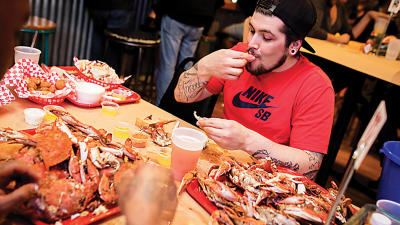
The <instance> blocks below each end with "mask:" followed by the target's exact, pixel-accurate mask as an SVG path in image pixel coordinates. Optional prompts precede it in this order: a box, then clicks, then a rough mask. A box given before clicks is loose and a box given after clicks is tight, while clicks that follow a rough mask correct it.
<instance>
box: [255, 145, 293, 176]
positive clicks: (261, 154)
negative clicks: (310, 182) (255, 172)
mask: <svg viewBox="0 0 400 225" xmlns="http://www.w3.org/2000/svg"><path fill="white" fill-rule="evenodd" d="M252 156H253V157H254V158H256V159H262V158H266V157H270V158H271V160H272V162H274V163H275V164H276V165H277V166H282V167H286V168H289V169H292V170H295V171H298V170H299V169H300V165H299V164H298V163H293V162H292V161H287V162H285V161H282V160H280V159H277V158H274V157H271V153H270V152H269V151H268V150H266V149H261V150H257V151H256V152H254V153H253V154H252Z"/></svg>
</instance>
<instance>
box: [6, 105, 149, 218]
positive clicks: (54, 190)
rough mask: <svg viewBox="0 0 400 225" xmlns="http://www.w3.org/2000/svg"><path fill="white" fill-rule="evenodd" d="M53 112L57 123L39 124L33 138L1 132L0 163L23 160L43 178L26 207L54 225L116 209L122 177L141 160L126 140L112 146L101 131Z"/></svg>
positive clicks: (26, 134)
mask: <svg viewBox="0 0 400 225" xmlns="http://www.w3.org/2000/svg"><path fill="white" fill-rule="evenodd" d="M51 112H52V113H53V114H54V115H56V116H57V117H58V119H57V120H56V121H54V122H52V123H48V124H43V125H41V126H39V127H38V128H36V130H35V131H36V133H35V134H33V135H30V134H28V133H25V132H22V131H21V132H18V131H15V130H12V129H9V128H7V129H0V161H2V162H4V161H9V160H19V161H23V162H25V163H26V164H28V165H30V166H31V167H32V169H34V170H37V171H38V173H39V174H41V179H40V181H39V190H38V194H37V195H36V196H35V197H34V198H33V199H32V200H30V201H29V203H28V204H27V207H28V209H33V211H34V215H35V216H38V217H39V219H41V220H45V221H47V222H55V221H58V220H63V219H67V218H70V217H71V216H73V215H77V214H79V213H80V212H84V211H93V210H95V209H97V208H98V207H100V206H113V205H115V204H116V203H117V200H118V196H117V193H118V187H119V185H120V184H121V181H122V177H123V176H122V175H123V173H124V172H125V171H132V170H130V169H131V168H134V167H135V165H137V162H138V161H140V160H143V158H142V157H141V156H139V154H138V153H137V152H136V151H134V149H133V147H132V145H131V142H130V139H127V141H126V142H125V143H124V144H120V143H116V142H112V135H111V134H110V133H107V132H106V131H105V130H103V129H95V128H94V127H92V126H90V125H87V124H84V123H82V122H80V121H78V120H77V119H76V118H75V117H73V116H72V115H71V114H69V113H68V112H66V111H61V110H56V109H54V110H52V111H51ZM30 211H32V210H30Z"/></svg>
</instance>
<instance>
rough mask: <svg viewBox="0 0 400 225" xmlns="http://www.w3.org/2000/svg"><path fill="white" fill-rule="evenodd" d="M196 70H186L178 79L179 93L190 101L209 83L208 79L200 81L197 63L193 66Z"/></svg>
mask: <svg viewBox="0 0 400 225" xmlns="http://www.w3.org/2000/svg"><path fill="white" fill-rule="evenodd" d="M193 69H194V71H192V72H189V71H185V72H184V73H183V75H182V77H181V78H180V79H179V81H178V88H179V95H180V96H181V97H182V98H184V99H186V101H190V100H192V99H193V98H195V97H196V96H197V95H198V94H199V93H200V92H201V91H202V90H203V88H204V87H205V86H206V85H207V83H208V81H200V79H199V77H198V74H197V71H198V65H197V63H196V64H195V65H194V66H193Z"/></svg>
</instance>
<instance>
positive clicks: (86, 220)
mask: <svg viewBox="0 0 400 225" xmlns="http://www.w3.org/2000/svg"><path fill="white" fill-rule="evenodd" d="M22 131H23V132H25V133H28V134H30V135H34V134H35V133H36V131H35V129H27V130H22ZM120 211H121V210H120V208H119V206H115V207H113V208H110V209H107V212H104V213H100V214H98V215H95V214H93V213H89V214H88V215H87V216H79V217H77V218H75V219H73V220H71V219H66V220H63V221H62V224H63V225H86V224H91V223H94V222H97V221H100V220H102V219H105V218H107V217H110V216H112V215H115V214H117V213H119V212H120ZM33 223H34V224H35V225H49V223H46V222H43V221H41V220H34V221H33Z"/></svg>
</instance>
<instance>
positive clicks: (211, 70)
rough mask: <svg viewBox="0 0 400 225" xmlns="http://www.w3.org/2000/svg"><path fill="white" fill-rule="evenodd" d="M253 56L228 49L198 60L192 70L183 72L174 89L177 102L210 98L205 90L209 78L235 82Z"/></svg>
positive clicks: (209, 94)
mask: <svg viewBox="0 0 400 225" xmlns="http://www.w3.org/2000/svg"><path fill="white" fill-rule="evenodd" d="M254 59H255V58H254V56H252V55H250V54H248V53H244V52H238V51H234V50H229V49H222V50H218V51H215V52H213V53H211V54H209V55H207V56H205V57H203V58H202V59H200V60H199V62H197V63H196V64H195V65H194V66H193V67H192V68H190V69H189V70H187V71H185V72H183V73H182V74H181V76H180V77H179V80H178V84H177V85H176V87H175V93H174V94H175V99H176V100H177V101H178V102H186V103H189V102H195V101H201V100H203V99H204V98H206V97H209V96H211V93H210V92H208V91H207V90H206V89H205V86H206V85H207V84H208V82H209V80H210V79H211V77H213V76H215V77H219V78H223V79H230V80H235V79H238V78H239V76H240V75H241V74H242V73H243V67H244V66H245V65H246V64H247V62H249V61H253V60H254Z"/></svg>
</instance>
